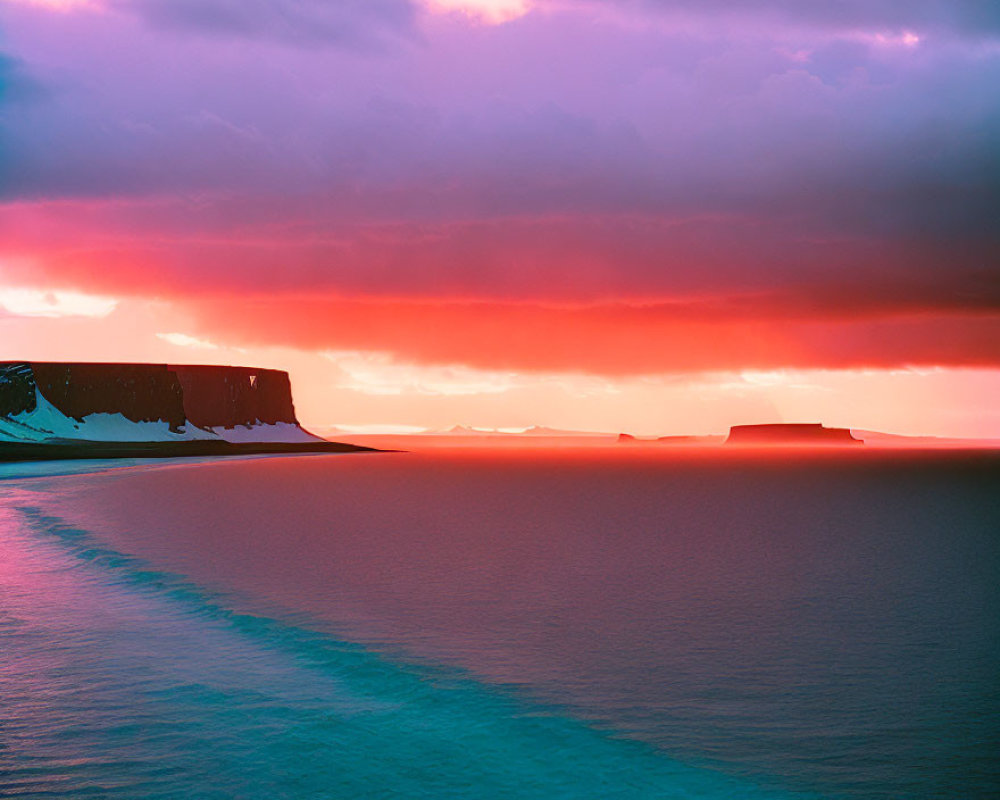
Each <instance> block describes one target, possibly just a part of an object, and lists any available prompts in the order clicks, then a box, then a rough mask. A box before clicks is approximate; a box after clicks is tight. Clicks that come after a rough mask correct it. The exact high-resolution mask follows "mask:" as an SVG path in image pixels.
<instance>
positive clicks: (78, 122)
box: [0, 0, 1000, 437]
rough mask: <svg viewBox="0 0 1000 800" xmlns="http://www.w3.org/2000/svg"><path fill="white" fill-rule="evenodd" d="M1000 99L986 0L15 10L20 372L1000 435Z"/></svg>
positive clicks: (999, 60) (497, 419) (118, 1)
mask: <svg viewBox="0 0 1000 800" xmlns="http://www.w3.org/2000/svg"><path fill="white" fill-rule="evenodd" d="M998 86H1000V4H998V3H997V2H996V1H995V0H698V2H695V0H340V1H339V2H328V1H327V0H0V359H36V360H42V359H47V360H92V361H94V360H97V361H169V362H174V363H223V364H224V363H233V364H251V365H256V366H265V367H275V368H280V369H287V370H289V372H290V373H291V377H292V382H293V387H294V391H295V402H296V407H297V408H298V411H299V416H300V418H301V419H302V420H303V422H304V423H306V424H307V425H312V426H314V427H316V428H326V427H330V426H340V427H342V428H344V429H352V430H389V429H395V430H418V429H426V428H447V427H450V426H452V425H455V424H464V425H474V426H479V427H484V428H501V427H502V428H516V427H527V426H530V425H545V426H550V427H558V428H571V429H580V430H605V431H628V432H632V433H637V434H646V435H651V434H661V435H665V434H679V433H716V432H721V431H725V430H726V429H727V428H728V426H729V425H732V424H742V423H753V422H817V421H822V422H824V423H826V424H829V425H843V426H849V427H854V428H867V429H878V430H884V431H889V432H897V433H909V434H930V435H941V436H977V437H1000V402H998V401H997V398H1000V91H997V87H998Z"/></svg>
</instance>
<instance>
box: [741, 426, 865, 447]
mask: <svg viewBox="0 0 1000 800" xmlns="http://www.w3.org/2000/svg"><path fill="white" fill-rule="evenodd" d="M726 444H749V445H810V444H813V445H815V444H820V445H844V446H848V447H850V446H854V445H863V444H864V442H863V441H861V440H860V439H855V438H854V436H853V435H851V431H850V429H848V428H825V427H823V425H821V424H820V423H818V422H817V423H805V424H802V423H777V424H771V425H733V426H732V427H731V428H730V429H729V437H728V438H727V439H726Z"/></svg>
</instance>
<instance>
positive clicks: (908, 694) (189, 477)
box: [0, 447, 1000, 800]
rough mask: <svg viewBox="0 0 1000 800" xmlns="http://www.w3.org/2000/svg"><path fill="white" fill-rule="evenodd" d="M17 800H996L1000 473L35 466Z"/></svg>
mask: <svg viewBox="0 0 1000 800" xmlns="http://www.w3.org/2000/svg"><path fill="white" fill-rule="evenodd" d="M0 796H3V797H12V798H186V799H190V798H220V799H221V798H262V799H263V798H267V799H268V800H272V799H273V798H544V799H545V800H556V799H557V798H691V799H693V798H700V799H702V800H712V799H713V798H741V799H742V798H746V799H747V800H755V799H757V798H854V799H858V800H860V799H861V798H865V799H872V800H873V799H874V798H886V799H887V800H888V799H889V798H892V799H894V800H895V799H896V798H914V799H917V798H920V799H923V798H958V799H971V798H997V797H1000V455H998V454H997V453H996V452H965V451H939V452H916V451H914V452H900V453H896V452H888V451H880V452H856V451H853V450H852V451H851V452H818V451H816V452H814V451H806V450H802V451H787V452H755V451H748V452H743V451H740V452H732V451H726V450H725V448H715V449H712V450H709V449H705V450H698V449H695V448H691V449H683V448H671V447H663V448H657V447H648V448H635V449H630V448H622V449H617V450H616V449H614V448H605V449H603V450H593V451H590V450H587V449H586V448H576V449H565V450H552V451H548V450H537V449H536V450H523V451H520V450H518V451H502V452H501V451H487V450H484V451H471V450H468V451H447V450H441V451H437V452H425V453H402V452H401V453H358V454H344V455H307V456H291V457H286V456H282V457H266V458H250V459H228V460H227V459H221V460H214V461H213V460H207V459H203V460H191V461H185V462H176V461H172V462H167V461H158V462H157V461H150V462H142V461H136V462H127V463H125V464H124V465H122V464H121V463H119V464H115V463H103V464H102V463H90V462H75V463H69V462H67V463H64V464H49V465H42V466H38V465H36V466H34V467H28V468H22V467H19V466H8V467H7V468H6V470H5V472H4V473H3V474H0Z"/></svg>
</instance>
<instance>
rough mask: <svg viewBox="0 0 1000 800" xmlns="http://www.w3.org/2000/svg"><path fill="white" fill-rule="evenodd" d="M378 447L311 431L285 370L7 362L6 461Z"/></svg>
mask: <svg viewBox="0 0 1000 800" xmlns="http://www.w3.org/2000/svg"><path fill="white" fill-rule="evenodd" d="M371 449H372V448H369V447H362V446H358V445H351V444H343V443H339V442H329V441H327V440H325V439H322V438H320V437H319V436H315V435H314V434H312V433H310V432H309V431H307V430H305V429H304V428H303V427H302V426H301V425H300V424H299V421H298V419H297V418H296V416H295V407H294V405H293V403H292V391H291V382H290V381H289V378H288V373H287V372H282V371H280V370H273V369H257V368H253V367H227V366H202V365H177V364H109V363H55V362H38V361H7V362H0V461H29V460H30V461H35V460H47V459H79V458H150V457H154V458H165V457H178V456H221V455H248V454H257V453H312V452H350V451H362V450H371Z"/></svg>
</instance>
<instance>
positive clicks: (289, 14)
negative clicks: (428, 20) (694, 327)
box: [118, 0, 414, 47]
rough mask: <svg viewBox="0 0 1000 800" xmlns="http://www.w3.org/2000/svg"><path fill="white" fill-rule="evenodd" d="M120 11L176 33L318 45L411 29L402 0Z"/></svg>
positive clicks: (243, 0)
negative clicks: (132, 14) (133, 14)
mask: <svg viewBox="0 0 1000 800" xmlns="http://www.w3.org/2000/svg"><path fill="white" fill-rule="evenodd" d="M118 8H120V9H121V10H122V11H126V12H131V13H135V14H138V15H139V16H140V17H142V18H143V19H144V20H145V21H146V22H148V23H149V24H151V25H153V26H156V27H160V28H163V29H165V30H172V31H176V32H179V33H198V34H205V35H210V36H224V37H232V38H245V39H261V40H272V41H277V42H284V43H288V44H296V45H304V46H318V45H340V46H350V47H357V46H370V45H373V44H376V43H377V42H379V41H380V40H381V39H382V38H383V37H385V36H386V35H388V36H398V35H400V34H406V33H408V32H409V31H410V30H411V27H412V24H413V16H414V14H413V7H412V4H411V3H409V2H407V0H336V2H326V0H123V2H119V3H118Z"/></svg>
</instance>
